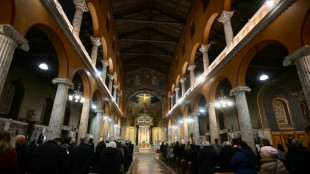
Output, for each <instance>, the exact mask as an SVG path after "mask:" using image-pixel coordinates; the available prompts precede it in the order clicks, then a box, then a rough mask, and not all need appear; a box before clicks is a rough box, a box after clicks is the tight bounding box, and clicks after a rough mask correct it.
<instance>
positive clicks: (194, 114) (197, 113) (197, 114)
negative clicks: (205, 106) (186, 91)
mask: <svg viewBox="0 0 310 174" xmlns="http://www.w3.org/2000/svg"><path fill="white" fill-rule="evenodd" d="M199 115H200V113H199V112H193V113H191V116H192V117H195V116H197V117H198V116H199Z"/></svg>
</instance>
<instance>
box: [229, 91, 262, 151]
mask: <svg viewBox="0 0 310 174" xmlns="http://www.w3.org/2000/svg"><path fill="white" fill-rule="evenodd" d="M250 91H251V89H250V88H249V87H247V86H237V87H235V88H233V89H232V90H231V91H230V95H231V96H232V95H235V99H236V107H237V112H238V120H239V125H240V134H241V139H242V140H243V141H246V142H247V143H248V145H249V146H250V147H251V148H252V150H253V151H255V148H256V147H255V143H254V135H253V128H252V122H251V117H250V112H249V108H248V103H247V100H246V96H245V92H250Z"/></svg>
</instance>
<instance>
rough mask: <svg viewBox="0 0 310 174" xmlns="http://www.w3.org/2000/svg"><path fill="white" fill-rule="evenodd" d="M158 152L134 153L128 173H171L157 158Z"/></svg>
mask: <svg viewBox="0 0 310 174" xmlns="http://www.w3.org/2000/svg"><path fill="white" fill-rule="evenodd" d="M158 155H159V154H158V153H150V152H140V153H136V152H135V153H134V161H133V164H132V168H131V170H130V174H173V173H172V172H171V171H170V170H169V169H168V168H167V167H166V166H164V165H163V164H162V163H161V162H160V161H159V160H158Z"/></svg>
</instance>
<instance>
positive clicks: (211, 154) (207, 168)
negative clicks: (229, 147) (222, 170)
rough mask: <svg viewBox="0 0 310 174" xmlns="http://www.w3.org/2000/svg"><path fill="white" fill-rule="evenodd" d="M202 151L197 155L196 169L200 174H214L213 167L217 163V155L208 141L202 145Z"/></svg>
mask: <svg viewBox="0 0 310 174" xmlns="http://www.w3.org/2000/svg"><path fill="white" fill-rule="evenodd" d="M202 146H203V147H202V149H201V150H200V151H199V153H198V159H197V163H198V167H199V173H200V174H212V173H214V168H215V165H216V164H217V162H218V155H217V153H216V151H215V150H214V148H213V147H212V146H210V143H209V142H208V141H204V142H203V143H202Z"/></svg>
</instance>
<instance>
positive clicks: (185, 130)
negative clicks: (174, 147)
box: [183, 119, 188, 144]
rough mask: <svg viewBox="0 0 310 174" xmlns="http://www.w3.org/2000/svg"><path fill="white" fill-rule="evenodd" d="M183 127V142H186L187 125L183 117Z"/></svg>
mask: <svg viewBox="0 0 310 174" xmlns="http://www.w3.org/2000/svg"><path fill="white" fill-rule="evenodd" d="M183 127H184V144H186V143H187V142H188V127H187V120H186V119H184V121H183Z"/></svg>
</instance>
